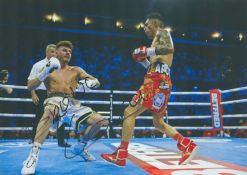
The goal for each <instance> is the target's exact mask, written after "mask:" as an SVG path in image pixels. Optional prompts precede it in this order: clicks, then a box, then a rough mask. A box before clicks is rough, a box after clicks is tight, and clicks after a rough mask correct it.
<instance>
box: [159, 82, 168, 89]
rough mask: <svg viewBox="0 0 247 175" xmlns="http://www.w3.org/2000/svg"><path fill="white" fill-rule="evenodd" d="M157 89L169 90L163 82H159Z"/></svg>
mask: <svg viewBox="0 0 247 175" xmlns="http://www.w3.org/2000/svg"><path fill="white" fill-rule="evenodd" d="M159 89H169V84H167V83H166V82H164V81H161V82H160V84H159Z"/></svg>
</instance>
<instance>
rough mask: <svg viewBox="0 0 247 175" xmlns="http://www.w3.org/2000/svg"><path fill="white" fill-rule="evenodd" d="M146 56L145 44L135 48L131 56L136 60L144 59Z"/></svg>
mask: <svg viewBox="0 0 247 175" xmlns="http://www.w3.org/2000/svg"><path fill="white" fill-rule="evenodd" d="M146 57H147V47H146V46H140V47H139V48H137V49H135V50H134V52H133V54H132V58H133V60H135V61H136V62H141V61H143V60H145V59H146Z"/></svg>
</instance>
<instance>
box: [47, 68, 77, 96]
mask: <svg viewBox="0 0 247 175" xmlns="http://www.w3.org/2000/svg"><path fill="white" fill-rule="evenodd" d="M78 78H79V72H78V70H77V69H76V68H75V67H72V66H68V67H67V68H63V69H61V70H56V71H54V72H52V73H51V74H50V75H49V77H48V78H47V79H46V80H45V86H46V88H47V92H48V94H49V93H52V92H61V93H65V94H68V95H71V96H73V93H74V91H75V89H76V86H77V80H78Z"/></svg>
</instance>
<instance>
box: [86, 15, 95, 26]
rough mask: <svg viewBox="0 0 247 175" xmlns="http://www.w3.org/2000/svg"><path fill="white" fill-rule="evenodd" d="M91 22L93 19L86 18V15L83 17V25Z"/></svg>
mask: <svg viewBox="0 0 247 175" xmlns="http://www.w3.org/2000/svg"><path fill="white" fill-rule="evenodd" d="M92 23H93V20H92V19H90V18H88V17H87V16H86V17H85V18H84V24H85V25H88V24H92Z"/></svg>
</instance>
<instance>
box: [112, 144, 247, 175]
mask: <svg viewBox="0 0 247 175" xmlns="http://www.w3.org/2000/svg"><path fill="white" fill-rule="evenodd" d="M112 145H114V146H115V147H118V145H119V144H118V143H112ZM180 157H181V155H180V154H178V153H177V152H174V151H171V150H167V149H163V148H159V147H155V146H150V145H145V144H141V143H130V145H129V157H128V159H130V160H131V161H132V162H134V163H135V164H137V165H138V166H139V167H141V168H142V169H144V170H146V171H147V172H148V173H150V174H152V175H161V174H165V175H228V174H229V175H230V174H231V175H247V173H246V172H247V168H243V167H240V166H236V165H232V164H229V163H223V162H218V161H214V160H209V159H204V158H201V157H195V158H194V159H193V160H191V162H190V163H189V164H188V165H178V162H179V159H180Z"/></svg>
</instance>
